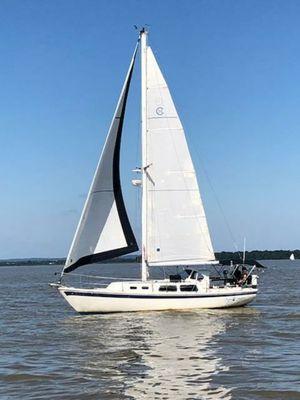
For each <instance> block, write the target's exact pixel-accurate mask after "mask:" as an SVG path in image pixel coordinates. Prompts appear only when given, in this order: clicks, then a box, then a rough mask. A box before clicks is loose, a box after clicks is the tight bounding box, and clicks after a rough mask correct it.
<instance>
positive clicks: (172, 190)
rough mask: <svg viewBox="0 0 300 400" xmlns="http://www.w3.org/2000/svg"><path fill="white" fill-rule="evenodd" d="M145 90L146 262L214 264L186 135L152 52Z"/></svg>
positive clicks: (148, 49)
mask: <svg viewBox="0 0 300 400" xmlns="http://www.w3.org/2000/svg"><path fill="white" fill-rule="evenodd" d="M146 85H147V90H146V133H145V134H146V138H145V143H146V145H145V146H146V152H145V153H146V159H144V160H143V168H144V171H145V174H146V185H145V186H146V187H144V188H143V190H145V191H146V207H145V208H146V221H145V222H146V227H147V229H146V242H145V243H143V245H144V248H145V259H146V262H147V264H148V265H149V266H151V265H152V266H154V265H162V266H163V265H199V264H208V263H213V262H216V261H215V256H214V251H213V247H212V243H211V239H210V234H209V230H208V226H207V221H206V216H205V212H204V208H203V204H202V200H201V197H200V192H199V188H198V183H197V178H196V173H195V169H194V166H193V162H192V160H191V156H190V153H189V149H188V146H187V142H186V138H185V134H184V130H183V127H182V124H181V122H180V119H179V117H178V114H177V112H176V108H175V106H174V103H173V100H172V97H171V95H170V92H169V89H168V86H167V84H166V81H165V79H164V77H163V75H162V73H161V71H160V69H159V66H158V64H157V62H156V60H155V57H154V55H153V52H152V50H151V48H150V47H147V59H146Z"/></svg>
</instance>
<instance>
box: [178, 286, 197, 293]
mask: <svg viewBox="0 0 300 400" xmlns="http://www.w3.org/2000/svg"><path fill="white" fill-rule="evenodd" d="M180 291H181V292H198V288H197V286H196V285H180Z"/></svg>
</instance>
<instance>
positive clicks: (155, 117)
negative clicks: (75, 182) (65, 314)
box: [51, 28, 257, 313]
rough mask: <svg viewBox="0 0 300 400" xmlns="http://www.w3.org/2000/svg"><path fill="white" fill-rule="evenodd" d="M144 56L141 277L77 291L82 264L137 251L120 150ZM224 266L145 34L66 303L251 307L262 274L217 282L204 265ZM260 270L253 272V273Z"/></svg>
mask: <svg viewBox="0 0 300 400" xmlns="http://www.w3.org/2000/svg"><path fill="white" fill-rule="evenodd" d="M138 48H140V54H141V137H142V140H141V141H142V152H141V153H142V154H141V155H142V157H141V158H142V165H141V167H140V168H137V169H136V170H135V171H136V172H138V173H139V174H140V178H141V179H135V180H134V181H133V184H134V185H135V186H139V187H140V189H141V191H142V215H141V223H142V238H141V249H140V251H141V257H142V261H141V278H140V280H131V281H130V280H123V281H121V280H118V281H113V282H111V283H109V284H107V285H106V286H105V287H91V288H83V287H72V286H68V285H66V284H64V278H65V276H66V275H67V274H69V273H71V272H72V271H74V270H75V269H77V268H79V267H83V266H85V265H89V264H94V263H99V262H101V261H104V260H108V259H111V258H114V257H120V256H123V255H125V254H130V253H133V252H136V251H137V250H138V249H139V248H138V244H137V240H136V238H135V235H134V232H133V229H132V227H131V225H130V221H129V218H128V215H127V211H126V207H125V203H124V200H123V195H122V188H121V181H120V150H121V136H122V128H123V122H124V118H125V109H126V102H127V97H128V92H129V88H130V83H131V78H132V73H133V68H134V65H135V63H136V58H137V57H136V56H137V52H138ZM214 264H218V261H217V260H216V259H215V255H214V251H213V246H212V241H211V238H210V233H209V229H208V224H207V220H206V216H205V211H204V207H203V203H202V200H201V196H200V192H199V187H198V183H197V177H196V173H195V169H194V166H193V162H192V159H191V155H190V152H189V149H188V146H187V142H186V138H185V133H184V129H183V126H182V124H181V121H180V119H179V116H178V114H177V111H176V108H175V105H174V102H173V100H172V97H171V94H170V91H169V88H168V86H167V83H166V81H165V79H164V76H163V74H162V72H161V70H160V68H159V66H158V63H157V61H156V58H155V56H154V53H153V52H152V49H151V47H150V46H149V45H148V32H147V30H146V29H145V28H143V29H142V30H141V31H140V34H139V38H138V41H137V44H136V46H135V49H134V52H133V56H132V58H131V61H130V65H129V69H128V72H127V75H126V78H125V82H124V85H123V88H122V90H121V94H120V97H119V100H118V103H117V107H116V110H115V113H114V115H113V119H112V122H111V125H110V128H109V131H108V134H107V138H106V141H105V144H104V147H103V150H102V154H101V157H100V160H99V163H98V166H97V168H96V172H95V175H94V178H93V181H92V184H91V187H90V190H89V192H88V195H87V199H86V202H85V205H84V208H83V211H82V215H81V218H80V220H79V223H78V226H77V229H76V232H75V235H74V238H73V241H72V244H71V248H70V250H69V253H68V256H67V259H66V263H65V265H64V267H63V270H62V273H61V278H60V280H59V282H58V283H55V284H51V286H54V287H56V288H57V289H58V291H59V292H60V293H61V295H62V296H63V297H64V298H65V300H66V301H67V302H68V303H69V304H70V305H71V306H72V307H73V308H74V309H75V310H76V311H77V312H80V313H109V312H126V311H146V310H166V309H179V310H180V309H181V310H182V309H195V308H220V307H236V306H243V305H245V304H248V303H249V302H251V301H252V300H253V299H254V298H255V297H256V294H257V276H256V275H253V274H251V273H249V274H248V275H249V276H247V282H243V284H241V283H238V282H235V281H234V280H233V279H231V280H230V279H228V276H226V279H225V280H224V279H223V280H221V282H219V283H218V282H217V281H214V280H212V279H211V278H210V276H209V274H200V273H199V271H198V270H197V268H196V267H199V266H203V265H205V266H207V265H214ZM156 266H160V267H170V266H176V267H183V269H184V271H183V274H175V275H170V276H168V277H167V278H164V279H158V280H153V279H150V278H149V270H150V269H151V268H155V267H156ZM251 272H252V271H251Z"/></svg>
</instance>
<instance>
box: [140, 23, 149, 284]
mask: <svg viewBox="0 0 300 400" xmlns="http://www.w3.org/2000/svg"><path fill="white" fill-rule="evenodd" d="M147 34H148V32H147V31H146V29H145V28H142V30H141V32H140V37H141V135H142V171H141V172H142V265H141V277H142V281H146V280H147V277H148V267H147V243H146V238H147V218H146V207H147V150H146V149H147Z"/></svg>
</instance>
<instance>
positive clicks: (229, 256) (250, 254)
mask: <svg viewBox="0 0 300 400" xmlns="http://www.w3.org/2000/svg"><path fill="white" fill-rule="evenodd" d="M291 253H294V256H295V259H300V250H298V249H297V250H252V251H246V253H245V254H246V257H245V260H246V263H248V264H253V263H254V262H255V261H257V260H288V259H289V258H290V255H291ZM215 255H216V259H217V260H218V261H219V262H220V263H221V264H225V265H229V264H230V263H231V262H233V263H241V262H242V261H243V253H242V252H237V251H234V252H231V251H221V252H216V253H215ZM65 261H66V259H65V258H26V259H9V260H0V266H10V265H11V266H14V265H62V264H64V263H65ZM111 261H112V260H107V261H104V263H109V262H111ZM113 261H114V262H118V263H119V262H121V263H122V262H123V263H128V262H140V261H141V255H140V254H139V255H128V256H123V257H119V258H115V259H113Z"/></svg>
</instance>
